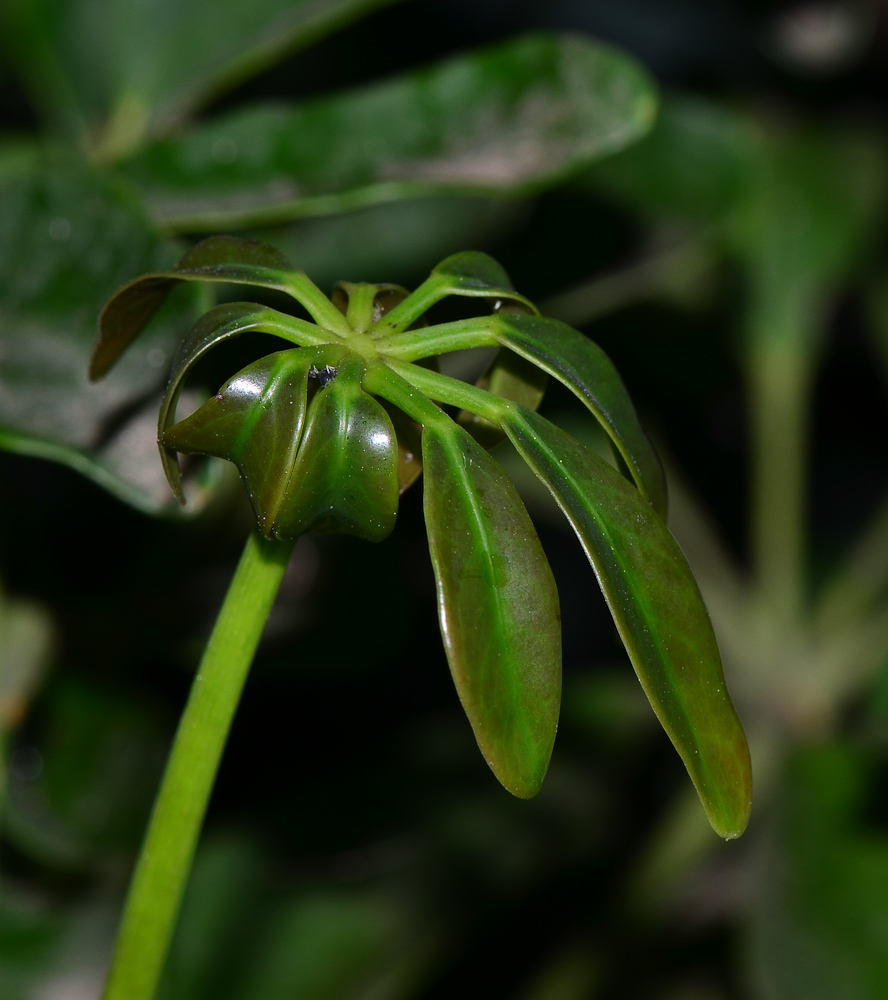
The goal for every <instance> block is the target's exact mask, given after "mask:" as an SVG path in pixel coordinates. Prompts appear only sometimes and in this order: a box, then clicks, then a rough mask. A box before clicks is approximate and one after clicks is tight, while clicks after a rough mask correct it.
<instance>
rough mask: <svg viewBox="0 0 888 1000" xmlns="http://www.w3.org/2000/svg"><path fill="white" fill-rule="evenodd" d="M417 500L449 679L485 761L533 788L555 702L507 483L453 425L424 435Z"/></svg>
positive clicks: (534, 552)
mask: <svg viewBox="0 0 888 1000" xmlns="http://www.w3.org/2000/svg"><path fill="white" fill-rule="evenodd" d="M422 460H423V474H424V476H425V483H424V487H423V491H424V492H423V497H424V505H425V517H426V526H427V529H428V535H429V548H430V550H431V555H432V564H433V565H434V568H435V577H436V580H437V584H438V607H439V612H440V620H441V633H442V635H443V637H444V644H445V647H446V649H447V658H448V661H449V663H450V670H451V673H452V674H453V679H454V682H455V684H456V688H457V691H458V692H459V697H460V700H461V701H462V704H463V708H464V709H465V711H466V714H467V715H468V717H469V721H470V722H471V724H472V728H473V730H474V732H475V737H476V739H477V740H478V745H479V746H480V748H481V752H482V753H483V754H484V758H485V760H486V761H487V763H488V764H489V765H490V767H491V769H492V770H493V772H494V774H495V775H496V776H497V778H499V780H500V781H501V782H502V783H503V785H505V787H506V788H507V789H508V790H509V791H510V792H512V793H513V794H515V795H518V796H520V797H522V798H530V797H531V796H533V795H535V794H536V793H537V791H539V787H540V784H541V783H542V780H543V777H544V776H545V773H546V768H547V767H548V765H549V758H550V756H551V753H552V745H553V743H554V741H555V731H556V729H557V726H558V711H559V705H560V699H561V616H560V614H559V604H558V591H557V589H556V587H555V581H554V579H553V577H552V571H551V569H550V568H549V564H548V562H547V560H546V556H545V554H544V552H543V549H542V546H541V545H540V542H539V539H538V538H537V534H536V531H535V530H534V527H533V524H532V523H531V521H530V517H529V516H528V514H527V511H526V510H525V508H524V505H523V504H522V502H521V500H520V498H519V497H518V494H517V492H516V491H515V488H514V486H513V485H512V483H511V482H510V481H509V479H508V477H507V476H506V474H505V473H504V472H503V471H502V470H501V469H500V467H499V466H498V465H497V464H496V462H494V460H493V459H492V458H491V457H490V456H489V455H488V454H487V452H485V451H484V449H483V448H482V447H481V446H480V445H478V444H477V443H476V442H475V441H474V440H473V439H472V438H471V436H470V435H469V434H468V433H467V432H466V431H464V430H463V429H462V428H459V427H447V425H446V424H443V426H442V425H441V424H438V423H435V424H426V425H425V426H424V428H423V439H422Z"/></svg>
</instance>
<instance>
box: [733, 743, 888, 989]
mask: <svg viewBox="0 0 888 1000" xmlns="http://www.w3.org/2000/svg"><path fill="white" fill-rule="evenodd" d="M871 781H872V775H871V765H870V764H869V763H868V762H867V761H866V759H865V758H863V757H862V756H861V755H859V754H858V753H857V752H856V751H854V750H853V749H851V748H850V747H847V746H841V745H839V744H834V745H832V746H821V747H803V748H800V749H797V750H796V751H795V752H794V753H793V754H792V756H791V759H790V761H789V764H788V766H787V768H786V771H785V773H784V776H783V782H782V785H781V788H780V790H779V791H778V793H777V794H776V796H775V802H776V803H777V816H776V818H775V822H774V824H773V827H772V829H771V831H770V835H769V839H768V842H767V851H766V854H765V857H764V859H763V861H764V864H763V865H762V866H761V868H760V871H759V878H758V880H757V891H756V893H755V894H754V896H753V911H752V915H751V923H750V926H749V936H748V946H749V951H750V958H751V970H752V978H753V983H754V985H755V987H756V989H757V990H758V995H759V996H761V997H763V998H764V1000H834V998H838V997H841V998H842V1000H881V998H882V997H884V996H885V990H886V986H888V837H886V836H885V834H884V832H879V833H876V832H871V833H865V832H863V831H861V830H860V829H859V815H860V812H861V810H862V808H863V805H864V801H865V798H866V796H867V794H868V793H870V792H871V790H872V786H871Z"/></svg>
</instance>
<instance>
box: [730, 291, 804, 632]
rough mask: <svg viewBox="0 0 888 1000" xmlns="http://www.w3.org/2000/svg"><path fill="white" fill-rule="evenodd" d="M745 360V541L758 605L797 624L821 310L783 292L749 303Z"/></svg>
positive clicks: (778, 620) (780, 621)
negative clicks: (748, 493) (748, 460)
mask: <svg viewBox="0 0 888 1000" xmlns="http://www.w3.org/2000/svg"><path fill="white" fill-rule="evenodd" d="M754 299H757V301H756V302H755V303H754V305H753V308H752V312H751V315H750V324H749V329H748V331H747V335H748V345H749V346H748V352H749V353H748V355H747V379H748V390H749V409H750V431H751V436H752V442H751V453H752V469H751V473H752V483H751V487H752V497H751V524H750V539H751V546H752V556H753V565H754V568H755V573H756V578H757V583H758V590H759V594H760V596H761V599H762V605H763V607H764V608H765V609H766V610H767V614H768V617H769V618H770V619H771V620H772V621H773V622H774V623H776V624H778V626H779V627H781V628H782V627H784V626H787V625H794V624H797V623H798V621H799V618H800V615H801V614H802V605H803V601H804V596H805V578H806V566H805V561H806V551H805V547H806V539H807V521H808V518H807V514H808V511H807V501H806V498H807V495H808V494H807V486H808V482H807V479H808V458H809V454H808V452H809V441H808V428H809V426H810V409H811V391H812V385H813V376H814V370H815V355H816V353H817V349H818V342H819V339H820V338H819V333H820V329H819V328H820V322H821V316H820V314H821V313H822V303H821V301H820V299H819V297H818V296H817V294H816V293H815V292H814V291H813V290H812V289H810V288H808V287H806V286H802V287H798V286H793V285H792V284H790V285H789V286H788V287H786V288H780V287H779V286H777V287H775V284H774V282H770V283H769V284H768V285H767V287H766V290H765V291H763V290H762V289H759V294H758V295H754Z"/></svg>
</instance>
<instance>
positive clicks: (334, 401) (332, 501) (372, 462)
mask: <svg viewBox="0 0 888 1000" xmlns="http://www.w3.org/2000/svg"><path fill="white" fill-rule="evenodd" d="M363 370H364V366H363V364H362V362H361V361H359V360H358V359H350V360H346V361H344V362H343V363H342V364H341V365H340V366H339V368H338V370H336V374H335V376H333V377H332V379H331V381H329V382H327V384H326V385H324V386H323V387H321V388H319V389H318V390H317V394H316V395H315V397H314V399H313V400H312V402H311V404H310V406H309V409H308V415H307V418H306V424H305V431H304V434H303V438H302V441H301V443H300V446H299V451H298V454H297V456H296V462H295V464H294V465H293V468H292V471H291V473H290V476H289V479H288V481H287V483H286V489H285V492H284V495H283V497H282V500H281V504H280V507H279V509H278V511H277V513H276V514H275V519H274V524H273V525H272V530H271V532H270V533H269V537H271V536H272V535H273V536H274V537H276V538H297V537H298V536H299V535H301V534H302V533H303V532H305V531H309V530H310V529H312V528H315V529H322V530H329V531H337V532H341V533H343V534H347V535H357V536H358V538H366V539H367V541H370V542H380V541H382V539H383V538H385V537H386V536H387V535H388V534H389V533H390V532H391V530H392V528H394V526H395V519H396V517H397V513H398V495H399V494H398V443H397V440H396V438H395V431H394V428H393V427H392V422H391V420H390V419H389V416H388V414H387V413H386V412H385V410H384V409H383V408H382V406H381V404H380V403H379V402H377V400H375V399H374V398H373V397H372V396H369V395H368V394H367V393H366V392H364V390H363V389H362V388H361V375H362V374H363Z"/></svg>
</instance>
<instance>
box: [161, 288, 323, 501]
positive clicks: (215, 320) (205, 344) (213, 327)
mask: <svg viewBox="0 0 888 1000" xmlns="http://www.w3.org/2000/svg"><path fill="white" fill-rule="evenodd" d="M303 327H304V328H305V329H304V330H303V329H302V328H303ZM248 331H262V332H265V333H274V334H277V335H278V336H279V337H283V338H285V339H287V340H290V341H291V342H295V343H297V344H298V343H308V344H313V343H314V342H315V341H316V340H318V339H320V338H319V337H317V336H316V335H315V334H314V333H313V328H312V327H311V326H310V325H309V324H307V323H300V321H299V320H294V319H293V317H291V316H286V315H284V314H283V313H279V312H276V311H275V310H274V309H267V308H265V307H264V306H257V305H253V304H252V303H250V302H230V303H226V304H224V305H221V306H216V307H215V309H210V311H209V312H206V313H204V315H203V316H201V318H200V319H199V320H198V321H197V322H196V323H195V324H194V326H192V328H191V329H190V330H189V331H188V333H187V334H186V336H185V339H184V340H183V341H182V343H181V344H180V345H179V350H178V353H177V354H176V357H175V359H174V360H173V368H172V371H171V372H170V377H169V381H168V382H167V386H166V390H165V391H164V395H163V399H162V400H161V404H160V411H159V416H158V437H159V439H160V440H161V441H163V440H165V438H164V435H165V432H166V431H167V429H168V428H169V427H170V425H171V424H172V423H173V421H174V419H175V414H176V403H177V401H178V399H179V393H180V391H181V389H182V386H183V384H184V382H185V377H186V376H187V375H188V373H189V371H191V369H192V368H193V367H194V365H195V364H197V362H198V361H199V360H200V359H201V358H202V357H203V356H204V354H206V352H207V351H209V350H210V348H212V347H215V346H216V344H219V343H221V342H222V341H223V340H226V339H228V338H230V337H237V336H239V335H240V334H242V333H247V332H248ZM335 350H336V347H335V346H331V347H330V348H328V351H333V352H335ZM340 353H341V352H340ZM160 454H161V460H162V462H163V467H164V472H166V476H167V480H168V481H169V484H170V486H171V487H172V489H173V492H174V493H175V494H176V496H177V498H178V499H179V500H180V501H181V500H182V493H181V488H180V485H179V463H178V460H177V459H176V454H175V450H174V449H173V448H172V447H169V446H163V447H161V453H160ZM206 454H215V452H212V451H210V452H206ZM224 457H226V458H227V457H229V456H224Z"/></svg>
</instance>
